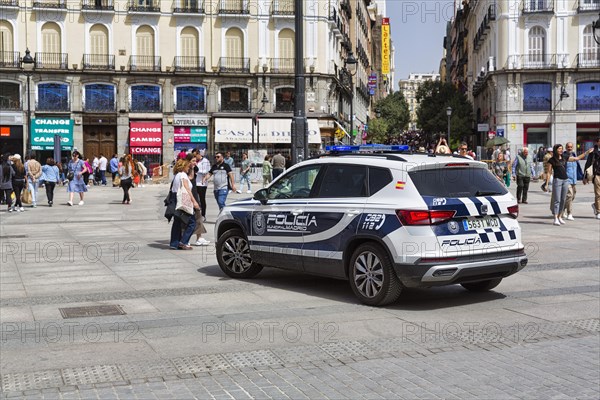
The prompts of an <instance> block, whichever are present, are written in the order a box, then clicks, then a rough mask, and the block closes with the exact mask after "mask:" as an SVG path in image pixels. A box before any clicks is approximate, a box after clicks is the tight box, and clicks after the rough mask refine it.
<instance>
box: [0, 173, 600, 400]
mask: <svg viewBox="0 0 600 400" xmlns="http://www.w3.org/2000/svg"><path fill="white" fill-rule="evenodd" d="M257 188H258V187H257V186H256V185H255V187H254V189H257ZM514 189H515V188H514V187H511V190H513V191H514ZM167 190H168V186H167V185H147V186H146V187H144V188H136V189H134V190H133V191H132V200H133V201H132V204H131V205H128V206H127V205H122V204H121V199H122V192H121V190H120V189H116V188H111V187H92V188H91V189H90V191H89V193H87V194H86V198H85V205H83V206H74V207H69V206H67V205H66V201H67V194H66V191H65V189H64V188H61V187H59V188H57V193H56V195H55V206H54V207H52V208H49V207H47V206H46V205H45V194H43V193H42V191H40V198H41V200H39V201H38V204H39V206H38V207H37V208H36V209H33V208H27V210H26V211H25V212H24V213H18V214H17V213H11V214H9V213H7V212H6V211H5V209H4V207H3V209H2V211H1V212H0V257H1V259H0V265H1V268H0V328H1V329H0V334H1V337H0V346H1V347H0V350H1V351H0V384H1V392H0V398H12V397H27V398H65V399H68V398H103V399H105V398H126V399H130V398H139V399H147V398H177V399H180V398H215V399H230V398H236V399H237V398H275V399H280V398H293V399H305V398H311V399H312V398H334V399H338V398H368V399H379V398H389V399H395V398H540V399H542V398H543V399H547V398H589V399H597V398H599V397H600V337H599V334H600V322H599V315H600V265H599V260H600V246H599V245H598V243H599V241H600V221H598V220H596V219H595V218H594V216H593V214H592V210H591V208H590V205H589V204H591V202H592V201H593V190H592V187H591V186H590V185H587V186H583V185H578V197H577V200H576V204H575V212H574V216H575V221H572V222H568V223H567V224H566V225H565V226H561V227H555V226H552V217H551V216H550V210H549V199H550V196H549V194H545V193H542V192H541V190H540V188H539V184H532V191H531V193H530V198H529V204H527V205H522V206H521V214H520V216H519V220H520V222H521V226H522V228H523V242H524V243H525V244H526V246H527V253H528V255H529V258H530V263H529V265H528V266H527V267H526V268H525V269H524V270H523V271H521V272H520V273H518V274H516V275H514V276H512V277H509V278H507V279H505V280H504V281H503V282H502V283H501V284H500V286H498V287H497V288H496V289H495V290H494V291H492V292H489V293H480V294H476V293H470V292H467V291H465V290H464V289H462V287H460V286H450V287H443V288H435V289H427V290H425V289H419V290H417V289H410V290H405V291H404V292H403V294H402V295H401V297H400V299H399V301H398V302H397V303H395V304H393V305H391V306H388V307H384V308H373V307H368V306H364V305H361V304H359V303H358V302H357V300H356V299H355V297H354V295H353V294H352V291H351V289H350V287H349V285H348V283H347V282H343V281H336V280H332V279H326V278H319V277H310V276H305V275H301V274H298V273H292V272H286V271H282V270H274V269H265V270H263V272H261V274H259V275H258V277H257V278H255V279H252V280H246V281H239V280H233V279H229V278H227V277H226V276H225V275H224V274H223V273H222V272H221V270H220V269H219V267H218V265H217V262H216V257H215V248H214V245H213V244H212V243H214V234H213V227H214V224H213V223H214V221H215V219H216V214H217V210H216V203H215V201H214V199H213V198H212V197H211V196H208V205H209V212H208V224H207V229H208V231H209V232H208V233H207V234H206V235H205V237H206V239H208V240H210V241H211V242H212V243H211V245H210V246H206V247H197V248H194V250H193V251H174V250H169V249H168V239H169V231H170V225H168V224H167V222H166V220H165V219H164V218H162V213H163V212H164V208H163V206H162V200H163V199H164V197H165V194H166V192H167ZM209 192H210V191H209ZM248 196H249V195H246V194H243V195H239V194H232V195H230V198H229V200H234V199H241V198H246V197H248ZM89 306H105V307H104V308H103V309H102V308H94V309H91V308H87V309H83V310H82V309H81V308H77V307H89ZM104 312H105V313H106V314H109V315H100V314H94V313H104ZM86 313H87V314H86Z"/></svg>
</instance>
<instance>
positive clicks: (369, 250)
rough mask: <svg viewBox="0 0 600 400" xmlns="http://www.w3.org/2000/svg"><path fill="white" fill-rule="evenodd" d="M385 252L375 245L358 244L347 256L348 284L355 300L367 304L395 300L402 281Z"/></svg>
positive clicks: (372, 304)
mask: <svg viewBox="0 0 600 400" xmlns="http://www.w3.org/2000/svg"><path fill="white" fill-rule="evenodd" d="M392 265H393V264H392V260H391V259H390V256H389V255H388V253H387V252H386V251H385V250H384V249H383V248H382V247H381V246H380V245H378V244H375V243H365V244H362V245H360V246H359V247H358V248H357V249H356V250H355V251H354V253H353V254H352V258H351V259H350V270H349V274H348V275H349V278H350V287H351V288H352V291H353V292H354V294H355V295H356V297H358V299H359V300H360V301H361V302H362V303H364V304H368V305H370V306H384V305H386V304H390V303H393V302H395V301H396V300H397V299H398V297H399V296H400V293H401V292H402V283H401V282H400V280H399V279H398V276H397V275H396V273H395V272H394V269H393V266H392Z"/></svg>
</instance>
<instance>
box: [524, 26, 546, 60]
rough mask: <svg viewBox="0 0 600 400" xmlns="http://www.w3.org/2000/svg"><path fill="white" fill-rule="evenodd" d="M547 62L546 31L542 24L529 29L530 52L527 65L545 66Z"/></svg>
mask: <svg viewBox="0 0 600 400" xmlns="http://www.w3.org/2000/svg"><path fill="white" fill-rule="evenodd" d="M545 63H546V32H545V31H544V29H543V28H542V27H541V26H534V27H533V28H531V29H530V30H529V53H528V54H527V59H526V60H525V64H526V65H525V66H526V67H535V66H544V64H545Z"/></svg>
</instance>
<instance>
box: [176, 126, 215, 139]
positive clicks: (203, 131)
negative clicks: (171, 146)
mask: <svg viewBox="0 0 600 400" xmlns="http://www.w3.org/2000/svg"><path fill="white" fill-rule="evenodd" d="M173 135H174V139H175V143H206V138H207V128H206V127H205V126H193V127H189V126H178V127H175V128H174V129H173Z"/></svg>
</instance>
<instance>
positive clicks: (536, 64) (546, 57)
mask: <svg viewBox="0 0 600 400" xmlns="http://www.w3.org/2000/svg"><path fill="white" fill-rule="evenodd" d="M555 68H557V64H556V54H519V55H514V56H509V57H508V61H507V65H506V69H509V70H511V69H555Z"/></svg>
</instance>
